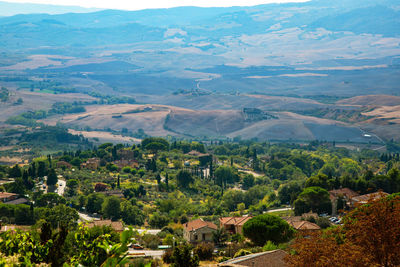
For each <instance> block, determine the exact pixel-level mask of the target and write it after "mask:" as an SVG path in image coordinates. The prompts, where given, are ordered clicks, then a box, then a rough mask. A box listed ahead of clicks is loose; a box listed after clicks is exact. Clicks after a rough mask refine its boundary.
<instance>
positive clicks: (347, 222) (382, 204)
mask: <svg viewBox="0 0 400 267" xmlns="http://www.w3.org/2000/svg"><path fill="white" fill-rule="evenodd" d="M343 221H344V225H343V226H338V227H335V228H333V229H330V230H328V231H326V232H323V233H314V234H307V236H306V237H303V236H299V237H298V238H297V239H296V240H295V242H294V243H293V245H292V247H291V249H292V250H293V251H294V252H295V253H291V254H290V255H289V256H288V257H287V261H288V263H289V265H290V266H299V267H300V266H349V267H356V266H400V257H399V255H400V239H399V237H400V195H399V194H397V195H391V196H388V197H386V198H385V197H382V198H380V199H378V200H370V201H369V203H368V204H366V205H362V206H360V207H358V208H356V209H355V210H353V211H352V212H350V213H349V214H348V215H347V216H346V217H345V218H344V220H343Z"/></svg>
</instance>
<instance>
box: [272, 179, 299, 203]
mask: <svg viewBox="0 0 400 267" xmlns="http://www.w3.org/2000/svg"><path fill="white" fill-rule="evenodd" d="M301 191H302V189H301V187H300V185H299V184H298V183H297V182H289V183H287V184H285V185H283V186H281V187H280V188H279V190H278V199H279V201H280V202H281V204H292V203H293V202H294V201H295V200H296V198H297V196H298V195H299V194H300V193H301Z"/></svg>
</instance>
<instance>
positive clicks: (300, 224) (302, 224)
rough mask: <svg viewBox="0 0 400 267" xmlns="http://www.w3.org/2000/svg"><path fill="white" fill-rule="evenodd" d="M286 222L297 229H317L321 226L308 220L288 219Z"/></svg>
mask: <svg viewBox="0 0 400 267" xmlns="http://www.w3.org/2000/svg"><path fill="white" fill-rule="evenodd" d="M288 224H289V225H290V226H292V227H293V228H294V229H296V230H297V231H318V230H321V227H319V226H318V225H316V224H315V223H312V222H309V221H288Z"/></svg>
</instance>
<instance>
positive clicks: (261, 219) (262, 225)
mask: <svg viewBox="0 0 400 267" xmlns="http://www.w3.org/2000/svg"><path fill="white" fill-rule="evenodd" d="M243 234H244V236H245V237H248V238H249V239H250V240H251V241H252V242H253V243H254V244H256V245H257V246H263V245H264V244H265V242H267V241H268V240H270V241H272V242H274V243H275V244H278V243H282V242H286V241H288V240H289V239H290V238H291V237H292V236H293V234H294V229H293V228H292V227H291V226H290V225H289V224H288V223H287V222H285V221H284V220H283V219H281V218H280V217H278V216H275V215H271V214H262V215H258V216H256V217H254V218H251V219H250V220H248V221H247V222H246V223H245V224H244V225H243Z"/></svg>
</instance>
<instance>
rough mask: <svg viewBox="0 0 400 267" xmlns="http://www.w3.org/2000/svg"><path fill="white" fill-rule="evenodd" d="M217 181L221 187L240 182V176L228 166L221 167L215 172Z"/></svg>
mask: <svg viewBox="0 0 400 267" xmlns="http://www.w3.org/2000/svg"><path fill="white" fill-rule="evenodd" d="M214 175H215V181H216V183H217V184H218V185H219V186H224V185H226V184H232V183H234V182H236V181H238V178H239V176H238V174H237V173H236V172H235V170H234V169H233V168H231V167H228V166H219V167H218V168H217V169H216V170H215V174H214Z"/></svg>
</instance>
